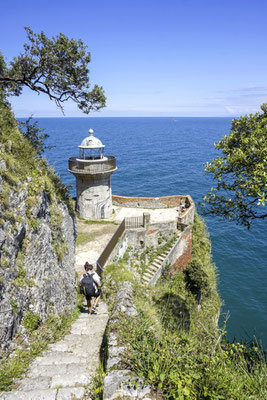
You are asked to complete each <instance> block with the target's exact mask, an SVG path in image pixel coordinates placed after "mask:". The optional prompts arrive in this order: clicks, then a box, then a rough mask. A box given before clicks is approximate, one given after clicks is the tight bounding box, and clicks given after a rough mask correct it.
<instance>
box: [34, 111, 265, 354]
mask: <svg viewBox="0 0 267 400" xmlns="http://www.w3.org/2000/svg"><path fill="white" fill-rule="evenodd" d="M39 123H40V126H42V127H43V128H45V129H46V132H47V133H48V134H49V135H50V138H49V140H48V141H47V144H49V145H53V146H55V147H54V148H53V149H52V150H49V151H46V152H45V155H46V157H47V159H48V160H49V162H50V163H51V164H54V166H55V169H56V171H57V172H58V173H59V174H60V176H61V178H62V180H63V182H64V183H65V184H66V185H73V188H72V189H71V193H72V194H73V195H74V193H75V178H74V177H73V176H72V175H71V174H70V173H69V172H68V171H67V169H68V158H69V157H70V156H75V155H78V148H77V146H78V145H79V144H80V142H81V141H82V139H84V137H86V136H87V135H88V129H89V128H93V129H94V131H95V136H97V137H99V138H100V139H101V140H102V142H103V143H104V144H105V145H106V147H105V153H106V154H108V155H114V156H116V158H117V166H118V171H117V172H116V173H114V174H113V175H112V191H113V193H114V194H119V195H125V196H164V195H172V194H190V195H191V196H192V197H193V199H194V201H195V202H196V203H197V202H198V201H200V200H201V196H202V195H203V194H204V193H206V192H207V191H208V189H209V188H210V187H211V186H212V181H211V178H210V177H208V176H206V175H205V174H204V172H203V166H202V164H203V163H205V162H206V161H208V160H211V159H212V158H214V157H215V156H217V155H218V152H216V151H215V150H214V142H215V141H218V140H219V139H220V138H221V137H222V136H223V135H224V134H227V133H229V129H230V119H229V118H177V119H176V120H174V119H172V118H43V119H39ZM206 223H207V225H208V230H209V232H210V237H211V242H212V254H213V260H214V262H215V263H216V265H217V267H218V272H219V278H218V286H219V292H220V296H221V298H222V300H223V302H224V304H225V305H224V307H223V309H222V313H223V314H224V313H227V312H228V311H229V313H230V318H229V320H228V323H227V330H228V338H229V339H233V338H236V339H241V338H245V339H249V338H252V337H253V335H256V336H257V337H260V338H261V340H262V342H263V344H264V346H265V348H266V347H267V309H266V308H267V306H266V303H267V295H266V283H267V265H266V264H267V263H266V259H267V257H266V256H267V251H266V228H265V227H266V222H265V223H264V222H263V221H257V222H256V223H255V224H254V226H252V228H251V230H249V231H248V230H247V229H246V228H242V227H240V226H237V225H235V224H234V223H229V222H225V221H224V222H223V221H218V219H216V218H214V217H212V218H211V217H209V218H206Z"/></svg>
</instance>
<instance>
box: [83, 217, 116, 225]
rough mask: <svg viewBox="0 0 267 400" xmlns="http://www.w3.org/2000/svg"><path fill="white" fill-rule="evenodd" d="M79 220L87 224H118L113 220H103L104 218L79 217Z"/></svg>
mask: <svg viewBox="0 0 267 400" xmlns="http://www.w3.org/2000/svg"><path fill="white" fill-rule="evenodd" d="M79 220H80V221H82V222H84V223H85V224H87V225H95V224H100V225H107V224H111V225H119V223H118V222H115V221H105V220H101V219H90V220H88V219H83V218H79Z"/></svg>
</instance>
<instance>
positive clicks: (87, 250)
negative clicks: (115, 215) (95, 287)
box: [76, 220, 118, 276]
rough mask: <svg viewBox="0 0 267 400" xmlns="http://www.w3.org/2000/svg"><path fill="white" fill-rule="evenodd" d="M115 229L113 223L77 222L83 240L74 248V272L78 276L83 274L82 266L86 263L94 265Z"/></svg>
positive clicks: (115, 226)
mask: <svg viewBox="0 0 267 400" xmlns="http://www.w3.org/2000/svg"><path fill="white" fill-rule="evenodd" d="M117 228H118V225H117V224H115V223H103V222H102V221H100V222H96V223H91V222H90V224H88V223H86V222H84V221H83V220H78V232H79V236H80V237H81V238H84V240H85V241H84V243H81V244H78V245H77V247H76V271H77V272H78V275H79V276H80V275H81V274H82V273H84V269H83V266H84V264H85V262H86V261H88V262H89V263H90V264H93V265H95V263H96V260H97V259H98V257H99V256H100V254H101V253H102V251H103V250H104V248H105V247H106V245H107V244H108V242H109V240H110V239H111V237H112V235H113V233H114V232H115V231H116V229H117ZM79 236H78V239H79Z"/></svg>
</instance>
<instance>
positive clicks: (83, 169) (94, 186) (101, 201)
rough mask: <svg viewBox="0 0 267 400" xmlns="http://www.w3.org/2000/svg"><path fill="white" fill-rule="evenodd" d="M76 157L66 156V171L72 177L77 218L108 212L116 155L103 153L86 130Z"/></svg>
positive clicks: (94, 138) (101, 146) (110, 213)
mask: <svg viewBox="0 0 267 400" xmlns="http://www.w3.org/2000/svg"><path fill="white" fill-rule="evenodd" d="M78 147H79V149H80V155H79V157H70V158H69V172H71V173H72V174H73V175H74V176H75V177H76V210H77V211H78V213H79V215H80V217H81V218H85V219H91V218H93V219H100V218H109V217H110V216H111V215H112V193H111V182H110V177H111V175H112V174H113V172H114V171H116V170H117V167H116V158H115V157H113V156H106V155H104V147H105V146H104V145H103V144H102V142H101V140H99V139H98V138H96V137H95V136H94V131H93V130H92V129H90V130H89V136H88V137H86V138H85V139H84V140H83V141H82V143H81V144H80V146H78Z"/></svg>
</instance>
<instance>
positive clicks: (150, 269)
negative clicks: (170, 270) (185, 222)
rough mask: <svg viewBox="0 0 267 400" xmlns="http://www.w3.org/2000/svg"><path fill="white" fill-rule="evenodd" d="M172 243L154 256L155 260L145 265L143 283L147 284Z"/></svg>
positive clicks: (160, 264)
mask: <svg viewBox="0 0 267 400" xmlns="http://www.w3.org/2000/svg"><path fill="white" fill-rule="evenodd" d="M171 248H172V245H170V246H168V248H167V249H166V250H165V251H164V253H162V254H160V255H159V256H157V258H155V260H154V261H153V262H152V263H151V264H150V265H149V266H148V267H147V269H146V271H145V273H144V275H143V282H144V284H145V285H149V282H150V281H151V279H152V278H153V276H154V275H155V274H156V272H157V271H158V270H159V268H160V267H161V266H162V264H163V262H164V261H165V259H166V257H167V255H168V254H169V252H170V250H171Z"/></svg>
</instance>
